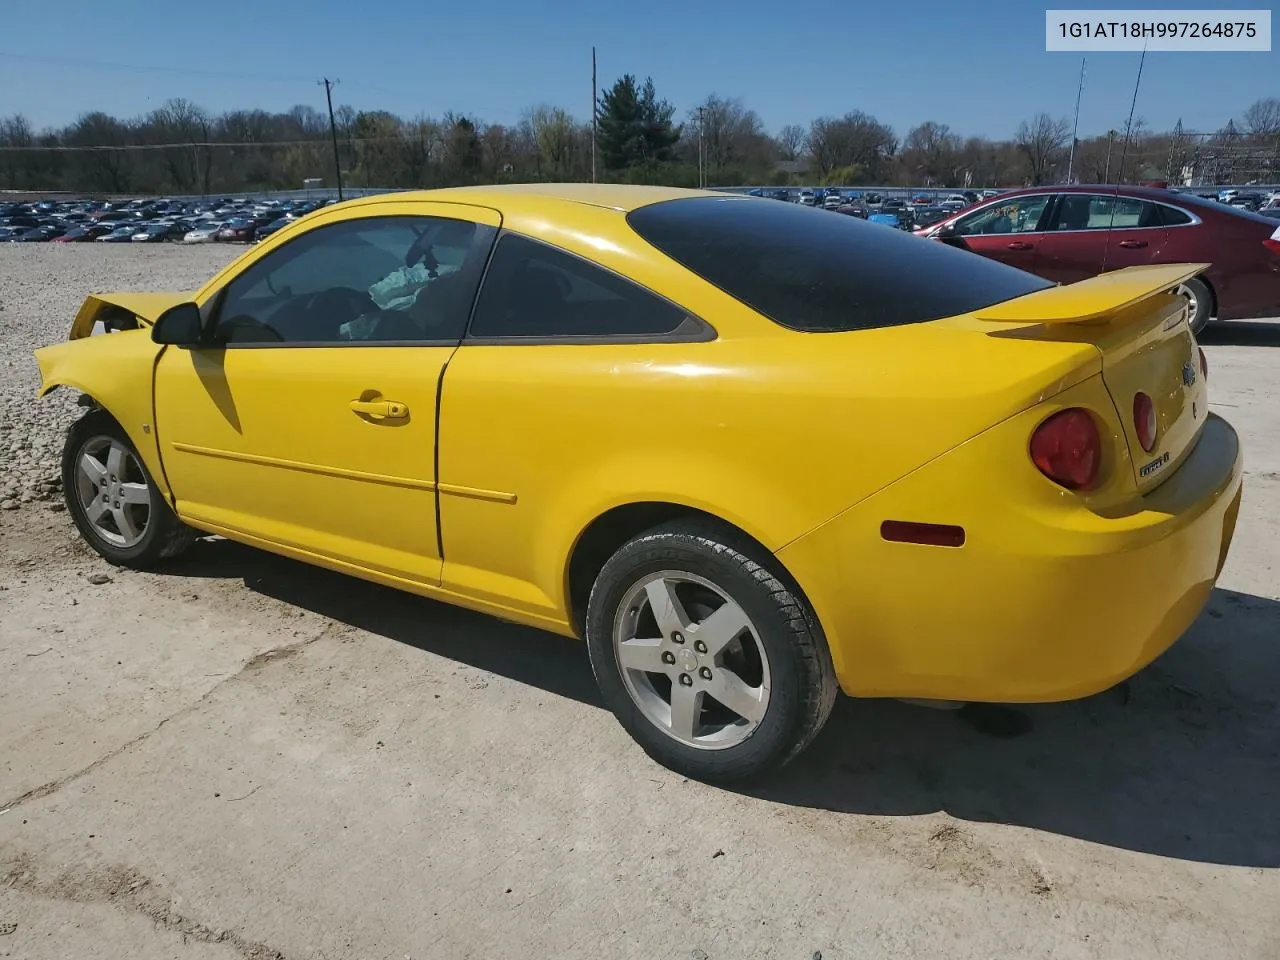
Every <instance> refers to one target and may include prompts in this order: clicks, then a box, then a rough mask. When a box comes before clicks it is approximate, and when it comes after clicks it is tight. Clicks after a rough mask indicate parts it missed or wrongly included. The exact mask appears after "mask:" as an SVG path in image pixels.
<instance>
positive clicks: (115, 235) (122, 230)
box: [95, 223, 142, 243]
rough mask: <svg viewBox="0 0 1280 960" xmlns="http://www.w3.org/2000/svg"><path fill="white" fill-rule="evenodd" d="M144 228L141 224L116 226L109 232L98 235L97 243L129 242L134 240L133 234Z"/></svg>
mask: <svg viewBox="0 0 1280 960" xmlns="http://www.w3.org/2000/svg"><path fill="white" fill-rule="evenodd" d="M141 229H142V225H141V224H137V223H133V224H126V225H124V226H122V227H116V228H115V229H114V230H112V231H111V232H110V233H108V234H104V235H103V236H101V237H98V239H97V241H95V242H97V243H129V242H130V241H131V240H133V235H134V234H135V233H137V232H138V231H139V230H141Z"/></svg>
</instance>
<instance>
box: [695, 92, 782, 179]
mask: <svg viewBox="0 0 1280 960" xmlns="http://www.w3.org/2000/svg"><path fill="white" fill-rule="evenodd" d="M699 122H701V135H702V140H703V149H704V150H705V152H706V153H705V155H706V161H707V168H708V169H709V170H711V171H712V172H713V173H718V172H720V171H722V170H724V169H726V168H728V167H734V166H745V165H748V164H751V163H753V162H755V163H756V164H757V165H758V164H759V162H761V160H763V161H764V162H768V160H769V159H770V153H771V149H772V148H771V145H770V144H769V140H768V138H767V137H766V136H765V134H764V124H763V123H762V122H761V120H760V117H759V115H758V114H757V113H756V112H755V111H754V110H749V109H747V107H746V106H745V105H744V104H743V102H742V101H741V100H738V99H731V98H726V97H720V96H717V95H716V94H714V93H713V94H711V96H709V97H707V99H706V100H704V101H703V102H702V103H701V105H699V106H698V107H696V108H695V109H694V111H693V114H692V116H691V117H690V122H689V123H687V124H686V125H685V130H687V131H691V132H692V135H691V136H690V137H689V139H690V140H691V141H693V146H695V147H696V145H697V144H696V138H697V136H698V132H699V126H698V124H699Z"/></svg>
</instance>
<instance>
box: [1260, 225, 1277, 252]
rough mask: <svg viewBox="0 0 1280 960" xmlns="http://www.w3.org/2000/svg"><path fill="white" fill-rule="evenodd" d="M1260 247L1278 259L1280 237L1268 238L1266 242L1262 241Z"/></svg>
mask: <svg viewBox="0 0 1280 960" xmlns="http://www.w3.org/2000/svg"><path fill="white" fill-rule="evenodd" d="M1276 232H1277V233H1280V230H1277V231H1276ZM1262 245H1263V246H1264V247H1266V248H1267V249H1268V250H1270V251H1271V252H1272V253H1274V254H1275V255H1276V256H1278V257H1280V237H1274V236H1272V237H1268V238H1267V239H1266V240H1263V241H1262Z"/></svg>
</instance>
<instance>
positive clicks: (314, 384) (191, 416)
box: [155, 203, 500, 584]
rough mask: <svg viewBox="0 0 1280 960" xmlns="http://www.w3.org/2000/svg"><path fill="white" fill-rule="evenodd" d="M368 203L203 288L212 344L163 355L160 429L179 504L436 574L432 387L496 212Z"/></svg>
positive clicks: (461, 320) (233, 531) (207, 517)
mask: <svg viewBox="0 0 1280 960" xmlns="http://www.w3.org/2000/svg"><path fill="white" fill-rule="evenodd" d="M366 209H368V208H366ZM373 209H374V210H375V211H376V213H377V215H367V216H353V215H352V214H353V213H364V212H365V211H364V210H361V209H360V208H356V209H355V210H354V211H351V210H338V211H333V212H332V213H330V214H328V215H327V216H324V217H322V218H320V219H318V220H317V221H316V222H315V224H314V225H309V227H308V228H307V229H302V230H290V231H287V233H286V235H285V236H283V237H280V238H279V240H278V241H277V242H273V243H269V244H268V245H266V247H267V249H266V250H265V252H264V253H263V254H262V255H261V256H258V257H255V258H254V259H253V260H252V261H250V262H249V263H248V264H247V265H246V266H245V267H243V268H242V269H239V270H238V271H237V272H236V273H234V274H233V275H231V276H230V277H228V278H227V279H226V280H225V282H224V283H222V284H221V285H220V287H219V289H217V290H216V291H215V292H213V293H212V294H211V295H210V296H208V297H207V298H206V300H205V301H204V302H203V303H202V304H201V308H202V313H203V314H204V315H205V318H206V323H207V324H208V325H209V327H210V329H211V331H212V343H211V345H210V346H208V347H202V348H196V349H179V348H175V347H169V348H167V349H166V350H165V351H164V352H163V353H162V354H161V356H160V359H159V361H158V363H157V367H156V382H155V398H156V400H155V403H156V412H155V419H156V430H157V435H158V440H159V445H160V451H161V456H162V460H163V467H164V472H165V475H166V477H167V479H168V481H169V484H170V486H171V488H172V490H173V492H174V495H175V498H176V507H177V512H178V515H179V516H181V517H182V518H183V519H186V520H189V521H191V522H192V523H194V524H196V525H198V526H201V527H204V528H206V529H214V530H217V531H219V532H225V533H227V534H229V535H231V536H233V537H237V538H239V539H247V540H251V541H257V542H259V543H260V544H261V545H263V546H266V547H268V548H272V547H275V548H283V550H284V552H289V553H294V554H295V555H301V556H303V558H304V559H324V560H328V561H331V562H334V563H335V564H336V565H339V566H341V567H344V568H347V569H350V570H353V571H356V572H358V571H359V570H362V569H363V570H369V571H373V572H376V573H379V574H382V575H388V576H392V577H395V578H398V579H403V580H410V581H414V582H419V583H429V584H435V583H439V582H440V572H441V559H440V550H439V539H438V527H437V518H436V493H435V482H436V476H435V442H436V436H435V424H436V405H437V400H438V389H439V384H440V379H441V377H442V375H443V371H444V367H445V365H446V364H447V363H448V361H449V358H450V357H451V356H452V355H453V352H454V350H455V348H456V347H457V344H458V342H459V341H460V339H461V338H462V335H463V331H464V328H465V326H466V319H467V315H468V313H469V311H470V308H471V303H472V300H473V299H474V296H475V292H476V289H477V287H478V286H479V281H480V275H481V272H482V269H483V265H484V262H485V259H486V257H487V256H488V252H489V248H490V246H491V245H492V243H493V238H494V236H495V235H496V232H497V227H498V226H499V225H500V217H499V215H498V214H497V212H496V211H493V210H489V209H487V208H480V207H468V206H464V205H460V204H439V203H436V204H424V203H379V204H378V205H377V206H376V208H373Z"/></svg>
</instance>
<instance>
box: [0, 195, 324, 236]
mask: <svg viewBox="0 0 1280 960" xmlns="http://www.w3.org/2000/svg"><path fill="white" fill-rule="evenodd" d="M333 202H334V201H332V200H329V201H322V200H248V199H245V198H234V197H223V198H217V199H201V200H165V199H146V200H122V201H110V200H75V201H62V200H41V201H39V202H37V203H0V242H5V241H7V242H9V243H89V242H94V243H162V242H165V241H176V242H181V243H213V242H224V243H236V242H238V243H253V242H255V241H258V240H261V239H263V238H264V237H267V236H270V235H271V234H272V233H274V232H275V231H277V230H279V229H280V228H281V227H284V226H286V225H288V224H289V223H292V222H293V221H294V220H296V219H298V218H299V217H301V216H303V215H304V214H307V213H310V212H311V211H313V210H316V209H319V208H320V207H321V206H323V205H326V204H327V203H333Z"/></svg>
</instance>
